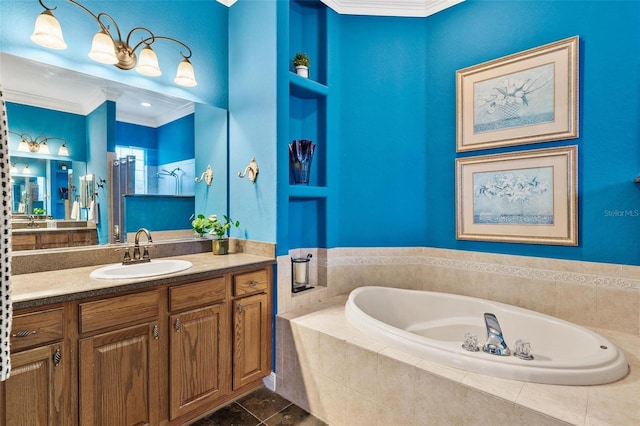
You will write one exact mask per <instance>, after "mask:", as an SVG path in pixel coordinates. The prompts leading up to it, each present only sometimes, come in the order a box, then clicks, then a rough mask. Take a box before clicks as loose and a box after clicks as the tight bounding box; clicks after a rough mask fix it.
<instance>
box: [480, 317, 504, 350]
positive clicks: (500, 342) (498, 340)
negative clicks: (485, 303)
mask: <svg viewBox="0 0 640 426" xmlns="http://www.w3.org/2000/svg"><path fill="white" fill-rule="evenodd" d="M484 323H485V325H486V326H487V341H486V342H485V344H484V346H483V347H482V350H483V351H485V352H487V353H489V354H493V355H501V356H509V355H511V350H510V349H509V347H508V346H507V343H506V342H505V341H504V337H503V336H502V329H501V328H500V323H499V322H498V318H496V316H495V315H494V314H491V313H485V314H484Z"/></svg>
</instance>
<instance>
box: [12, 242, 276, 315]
mask: <svg viewBox="0 0 640 426" xmlns="http://www.w3.org/2000/svg"><path fill="white" fill-rule="evenodd" d="M171 259H182V260H188V261H189V262H191V263H192V264H193V266H192V267H191V268H189V269H186V270H184V271H180V272H176V273H173V274H167V275H160V276H155V277H145V278H137V279H118V280H107V279H94V278H90V277H89V274H90V273H91V272H92V271H93V270H95V269H98V268H101V267H103V266H105V265H96V266H85V267H80V268H70V269H60V270H55V271H46V272H35V273H30V274H22V275H13V276H12V277H11V287H12V290H11V298H12V302H13V307H14V309H23V308H29V307H35V306H42V305H46V304H50V303H58V302H65V301H70V300H77V299H82V298H86V297H92V296H99V295H103V294H113V293H116V292H121V291H127V290H134V289H139V288H146V287H153V286H157V285H162V284H170V283H172V282H178V281H184V280H186V279H204V278H207V277H209V276H213V275H217V274H221V273H226V272H230V271H235V270H243V269H249V268H252V267H264V266H267V265H272V264H275V259H274V258H272V257H267V256H259V255H253V254H246V253H231V254H228V255H224V256H214V255H213V254H211V252H208V253H198V254H187V255H181V256H172V257H171ZM151 262H153V259H152V260H151Z"/></svg>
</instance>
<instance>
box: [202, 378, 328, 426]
mask: <svg viewBox="0 0 640 426" xmlns="http://www.w3.org/2000/svg"><path fill="white" fill-rule="evenodd" d="M290 425H291V426H293V425H295V426H327V424H326V423H325V422H323V421H322V420H320V419H318V418H316V417H313V416H312V415H311V414H309V413H307V412H306V411H305V410H303V409H302V408H300V407H298V406H297V405H295V404H292V403H291V402H289V401H288V400H286V399H284V398H283V397H281V396H280V395H278V394H277V393H275V392H272V391H270V390H269V389H267V388H265V387H262V388H260V389H257V390H255V391H253V392H252V393H250V394H249V395H246V396H244V397H242V398H240V399H239V400H237V401H235V402H232V403H231V404H229V405H226V406H225V407H222V408H221V409H219V410H218V411H216V412H215V413H213V414H210V415H209V416H207V417H205V418H203V419H201V420H198V421H197V422H195V423H192V424H191V426H290Z"/></svg>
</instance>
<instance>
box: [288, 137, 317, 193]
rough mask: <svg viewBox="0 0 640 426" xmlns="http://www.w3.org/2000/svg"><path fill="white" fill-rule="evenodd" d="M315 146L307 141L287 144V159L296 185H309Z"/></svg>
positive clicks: (302, 140)
mask: <svg viewBox="0 0 640 426" xmlns="http://www.w3.org/2000/svg"><path fill="white" fill-rule="evenodd" d="M315 149H316V145H315V144H314V143H313V142H311V141H310V140H308V139H301V140H295V141H293V142H291V143H290V144H289V159H290V161H291V168H292V170H293V181H294V183H295V184H296V185H309V174H310V173H311V160H313V152H314V151H315Z"/></svg>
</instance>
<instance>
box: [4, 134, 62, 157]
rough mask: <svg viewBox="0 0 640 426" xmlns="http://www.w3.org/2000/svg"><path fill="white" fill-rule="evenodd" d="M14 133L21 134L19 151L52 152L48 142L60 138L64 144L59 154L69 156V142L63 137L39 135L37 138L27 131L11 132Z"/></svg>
mask: <svg viewBox="0 0 640 426" xmlns="http://www.w3.org/2000/svg"><path fill="white" fill-rule="evenodd" d="M10 133H13V134H14V135H18V136H20V143H19V144H18V151H20V152H33V153H36V152H37V153H38V154H51V151H49V145H47V142H48V141H50V140H55V139H59V140H61V141H62V145H61V146H60V148H59V149H58V155H63V156H67V157H68V156H69V150H68V149H67V142H66V141H65V140H64V139H62V138H53V137H45V136H37V137H35V138H33V137H31V135H29V134H27V133H16V132H10Z"/></svg>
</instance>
